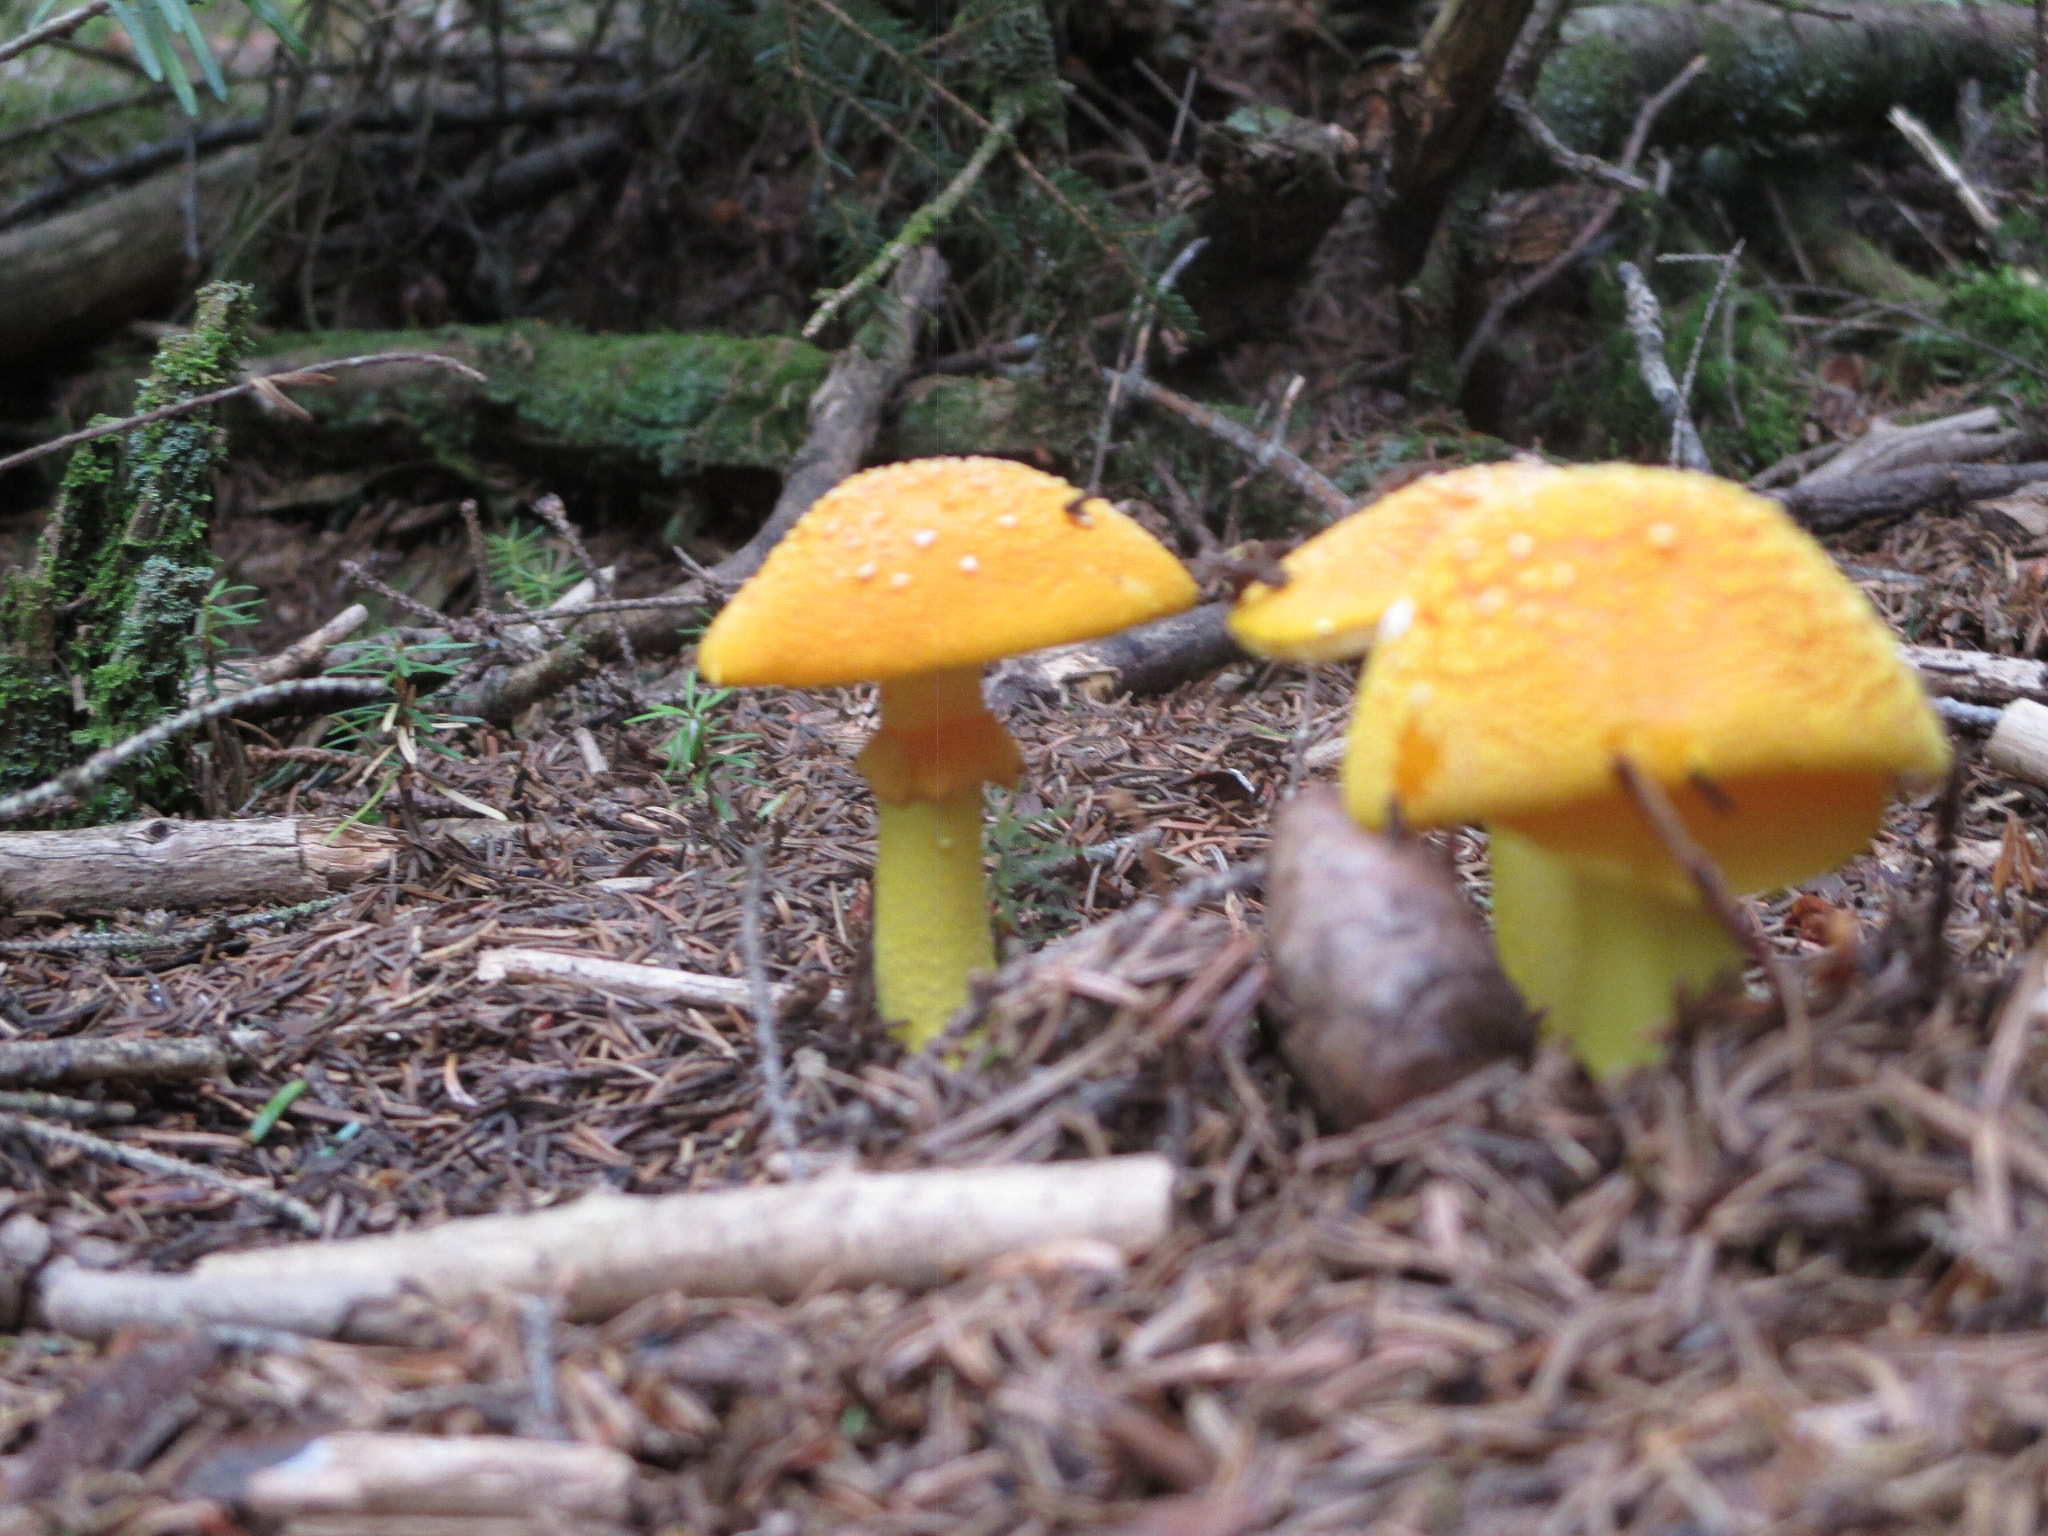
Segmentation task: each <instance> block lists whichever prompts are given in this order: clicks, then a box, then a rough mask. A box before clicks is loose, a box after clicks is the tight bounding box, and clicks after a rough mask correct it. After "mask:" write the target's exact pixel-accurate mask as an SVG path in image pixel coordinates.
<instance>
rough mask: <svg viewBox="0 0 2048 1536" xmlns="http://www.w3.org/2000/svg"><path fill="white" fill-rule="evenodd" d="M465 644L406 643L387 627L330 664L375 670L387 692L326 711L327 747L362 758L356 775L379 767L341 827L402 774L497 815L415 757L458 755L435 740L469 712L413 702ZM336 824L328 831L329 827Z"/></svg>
mask: <svg viewBox="0 0 2048 1536" xmlns="http://www.w3.org/2000/svg"><path fill="white" fill-rule="evenodd" d="M472 649H474V647H472V646H470V645H469V644H467V643H466V642H462V641H457V640H447V639H438V640H425V641H418V642H411V641H406V640H403V639H399V638H397V637H395V636H393V635H391V634H389V633H388V632H387V633H386V634H382V635H377V636H373V637H372V639H371V643H370V645H369V646H368V647H367V648H366V650H365V651H364V652H363V654H361V655H359V656H356V657H355V658H353V659H352V660H350V661H348V662H345V663H343V664H342V665H341V666H338V667H336V668H334V669H333V670H334V671H336V672H345V673H352V674H355V675H357V676H370V677H376V676H382V677H383V678H384V679H385V680H386V681H387V682H388V683H389V684H390V686H391V692H392V694H393V695H394V697H393V699H392V701H391V702H390V703H389V704H365V705H362V706H360V707H359V708H356V709H349V710H343V711H342V712H341V713H340V714H338V715H336V716H335V717H334V730H333V733H332V734H331V735H330V736H329V737H328V743H329V745H331V746H333V747H334V748H336V749H337V750H340V751H344V752H360V753H364V754H367V755H368V757H369V762H368V764H367V765H366V766H365V767H364V769H363V771H362V776H363V777H364V778H368V777H369V776H370V775H371V774H374V773H376V772H378V771H379V770H380V769H382V770H383V773H384V776H383V778H382V780H381V781H380V782H379V783H378V785H377V788H376V789H375V790H374V791H373V792H372V793H371V795H370V798H369V799H368V800H366V801H365V802H364V803H363V807H362V809H361V810H359V811H357V812H356V813H355V814H354V815H353V816H351V817H349V818H348V821H346V822H344V823H342V825H343V826H347V825H349V824H350V823H353V822H357V821H361V820H362V819H363V818H364V817H366V816H368V815H369V814H370V813H371V812H372V811H374V810H375V809H376V808H377V806H378V805H379V804H381V803H382V801H383V799H384V797H385V796H386V795H387V794H389V793H390V792H391V789H392V787H393V786H394V785H395V784H397V783H398V781H399V776H400V775H401V774H404V773H414V774H417V775H418V776H419V777H420V778H421V779H423V780H425V781H426V782H427V783H428V784H430V785H432V786H433V788H434V790H435V792H436V793H438V794H441V795H444V796H446V797H447V798H448V799H450V800H453V801H454V802H455V803H456V804H457V805H460V806H464V807H467V808H468V809H470V810H472V811H476V812H477V813H478V814H480V815H484V816H489V817H492V818H494V819H495V820H498V821H503V820H505V813H504V812H502V811H500V810H498V809H496V808H495V807H493V806H488V805H485V804H484V803H483V802H482V801H480V800H473V799H471V798H470V797H469V796H467V795H465V794H463V793H462V792H461V791H459V790H456V789H452V788H450V787H449V786H448V785H447V784H445V783H443V782H442V781H441V780H439V779H437V778H436V777H435V776H434V774H433V771H432V770H431V769H430V768H428V767H427V766H426V762H425V761H424V760H423V755H433V756H439V757H446V758H456V757H460V756H461V755H462V754H461V753H459V752H457V751H456V750H455V748H454V747H453V746H451V745H449V744H448V743H447V742H445V741H442V740H440V739H439V738H440V737H441V736H442V735H444V734H445V733H447V732H450V731H459V730H461V729H463V728H464V727H465V726H470V725H475V724H476V723H477V721H476V719H475V717H474V716H470V715H442V714H436V713H434V712H432V711H431V710H428V709H426V708H424V707H423V706H422V704H421V700H422V698H423V697H424V696H426V695H428V694H431V693H432V692H433V690H434V689H436V688H438V687H439V686H440V685H441V684H442V683H443V682H445V681H447V679H448V678H449V676H450V675H452V673H453V671H454V669H455V667H456V666H457V665H459V664H460V662H461V661H462V659H463V657H465V656H466V655H468V654H469V652H470V651H471V650H472ZM394 757H396V758H397V759H398V760H397V761H396V762H393V761H392V759H393V758H394ZM339 830H340V828H337V829H336V831H337V832H339Z"/></svg>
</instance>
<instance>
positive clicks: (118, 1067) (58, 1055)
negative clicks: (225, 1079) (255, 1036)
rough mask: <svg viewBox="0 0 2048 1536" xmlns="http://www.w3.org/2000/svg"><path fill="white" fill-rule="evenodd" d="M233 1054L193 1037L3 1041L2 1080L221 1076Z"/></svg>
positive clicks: (170, 1079)
mask: <svg viewBox="0 0 2048 1536" xmlns="http://www.w3.org/2000/svg"><path fill="white" fill-rule="evenodd" d="M227 1064H228V1053H227V1051H226V1049H225V1048H223V1047H222V1046H221V1044H220V1042H218V1041H216V1040H207V1039H199V1038H194V1037H192V1036H163V1035H150V1036H146V1037H144V1038H141V1039H122V1038H120V1037H118V1036H117V1037H114V1038H112V1039H96V1038H93V1037H90V1036H88V1037H86V1038H83V1039H74V1040H0V1083H8V1084H14V1085H23V1084H28V1085H40V1084H47V1083H97V1082H158V1083H163V1082H187V1081H191V1080H194V1079H197V1078H203V1077H218V1076H219V1075H220V1074H221V1073H222V1072H224V1071H226V1070H227Z"/></svg>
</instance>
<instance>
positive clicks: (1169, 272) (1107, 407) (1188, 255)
mask: <svg viewBox="0 0 2048 1536" xmlns="http://www.w3.org/2000/svg"><path fill="white" fill-rule="evenodd" d="M1208 245H1209V237H1208V236H1207V235H1201V236H1198V237H1197V238H1195V239H1193V240H1190V241H1189V242H1188V243H1187V245H1186V247H1185V248H1184V249H1183V250H1182V251H1181V253H1180V254H1179V255H1178V256H1176V257H1174V258H1173V260H1172V261H1170V262H1168V263H1167V266H1166V270H1165V271H1164V272H1162V273H1160V274H1159V281H1158V282H1156V283H1152V284H1149V285H1148V286H1147V287H1146V289H1145V291H1144V292H1143V293H1142V294H1140V295H1139V296H1138V298H1137V299H1136V300H1135V301H1134V303H1133V306H1132V308H1133V312H1134V314H1135V315H1136V316H1137V317H1138V331H1137V339H1136V340H1135V341H1133V340H1132V339H1131V336H1130V333H1129V331H1128V330H1127V331H1126V332H1125V336H1124V344H1125V348H1126V350H1125V351H1124V352H1123V353H1122V354H1121V355H1120V356H1119V357H1118V358H1117V369H1116V373H1115V375H1114V376H1112V377H1111V379H1110V381H1109V399H1108V400H1106V401H1104V402H1103V406H1102V426H1101V428H1100V429H1099V430H1098V431H1097V432H1096V434H1095V462H1094V463H1093V464H1092V465H1091V466H1090V467H1089V470H1088V494H1089V495H1090V496H1093V495H1095V494H1096V493H1097V492H1098V491H1100V490H1101V489H1102V467H1103V465H1104V464H1105V463H1107V462H1108V460H1109V440H1110V436H1111V434H1113V433H1114V432H1115V430H1116V412H1117V407H1118V406H1119V405H1121V404H1122V403H1123V398H1124V375H1125V374H1127V373H1130V374H1137V375H1140V376H1142V375H1143V374H1144V372H1145V357H1146V354H1147V353H1149V352H1150V351H1151V349H1152V322H1153V321H1154V320H1155V319H1156V318H1157V317H1158V314H1159V301H1160V300H1161V299H1162V298H1164V297H1165V296H1166V295H1167V293H1169V292H1170V291H1171V290H1172V288H1173V285H1174V284H1175V283H1177V282H1179V281H1180V275H1181V273H1183V272H1185V271H1186V270H1187V269H1188V263H1189V262H1191V261H1193V260H1194V259H1195V258H1196V257H1197V256H1199V255H1201V254H1202V252H1203V251H1204V250H1206V249H1207V248H1208Z"/></svg>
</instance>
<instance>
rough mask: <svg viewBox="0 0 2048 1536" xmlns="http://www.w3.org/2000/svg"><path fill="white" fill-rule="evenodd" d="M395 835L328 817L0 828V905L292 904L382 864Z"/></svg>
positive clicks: (74, 908)
mask: <svg viewBox="0 0 2048 1536" xmlns="http://www.w3.org/2000/svg"><path fill="white" fill-rule="evenodd" d="M397 843H398V839H397V837H396V835H395V834H392V833H389V832H384V831H381V830H379V829H375V828H369V827H362V826H348V827H344V828H341V829H339V830H337V828H336V826H335V824H334V823H333V822H332V821H301V820H294V819H290V818H285V817H273V818H265V819H263V820H258V821H171V820H168V819H166V818H163V817H152V818H150V819H149V820H147V821H130V822H124V823H122V824H121V825H119V826H111V827H79V828H76V829H73V830H68V831H56V832H0V906H4V907H5V908H6V909H7V910H9V911H12V912H118V911H122V910H127V909H147V908H155V907H181V908H187V909H194V908H213V907H224V906H258V905H293V904H297V903H300V902H306V901H312V900H315V899H317V898H319V897H322V896H326V895H330V894H332V893H333V892H335V891H338V890H345V889H347V888H348V887H350V886H352V885H356V884H358V883H359V882H361V881H363V880H366V879H368V878H369V877H370V876H372V875H375V874H377V873H378V872H380V871H381V870H383V869H384V868H385V867H386V866H387V865H388V864H389V863H390V862H391V858H392V855H393V853H394V852H395V850H396V848H397Z"/></svg>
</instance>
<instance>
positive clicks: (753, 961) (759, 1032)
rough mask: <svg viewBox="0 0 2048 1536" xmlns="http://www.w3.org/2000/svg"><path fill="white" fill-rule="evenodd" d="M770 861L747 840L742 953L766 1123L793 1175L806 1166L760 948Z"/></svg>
mask: <svg viewBox="0 0 2048 1536" xmlns="http://www.w3.org/2000/svg"><path fill="white" fill-rule="evenodd" d="M767 892H768V872H767V861H766V859H765V858H764V857H763V856H762V853H761V845H760V844H759V843H757V842H750V843H748V844H747V887H746V893H745V897H744V899H743V900H742V902H741V904H740V955H741V958H742V959H743V960H744V961H745V962H746V967H747V989H748V993H749V995H750V998H751V1003H752V1008H753V1013H754V1048H755V1052H756V1054H757V1055H758V1056H759V1057H760V1065H761V1098H762V1101H763V1103H765V1104H766V1105H767V1108H768V1124H769V1125H770V1126H771V1127H772V1128H773V1129H774V1131H775V1139H776V1140H777V1141H778V1142H780V1143H781V1144H782V1150H783V1153H784V1155H785V1156H787V1157H788V1159H789V1171H790V1174H791V1176H792V1177H796V1178H801V1177H802V1176H803V1172H804V1156H803V1140H802V1138H801V1137H800V1136H799V1135H798V1134H797V1128H796V1115H795V1113H794V1111H792V1110H791V1108H790V1104H789V1096H788V1094H787V1092H786V1091H785V1090H784V1086H783V1081H782V1031H781V1029H780V1028H779V1027H778V1024H777V1020H776V1016H775V994H774V990H773V988H771V987H770V986H769V984H768V961H767V958H766V956H765V955H764V953H763V952H762V948H761V908H762V906H763V905H764V904H765V903H766V902H767V899H768V894H767Z"/></svg>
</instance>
